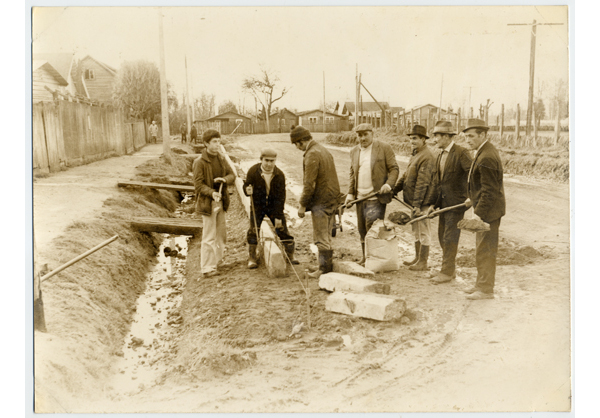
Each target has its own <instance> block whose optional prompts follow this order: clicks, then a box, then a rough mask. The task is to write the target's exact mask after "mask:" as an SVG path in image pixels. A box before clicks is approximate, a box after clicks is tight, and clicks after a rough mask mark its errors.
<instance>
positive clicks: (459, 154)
mask: <svg viewBox="0 0 600 418" xmlns="http://www.w3.org/2000/svg"><path fill="white" fill-rule="evenodd" d="M441 160H442V153H441V152H440V154H439V155H438V157H437V160H436V163H435V177H436V179H437V184H438V186H439V188H438V193H439V194H438V196H437V200H436V202H435V207H436V208H447V207H448V206H454V205H458V204H461V203H463V202H464V201H465V200H466V199H467V178H468V177H469V170H470V169H471V163H472V160H471V157H470V156H469V151H467V150H466V149H464V148H463V147H461V146H460V145H458V144H456V143H455V144H454V145H452V148H450V152H449V153H448V157H447V158H446V165H445V166H444V173H443V175H440V174H441V173H440V162H441ZM455 210H459V211H465V210H466V209H455Z"/></svg>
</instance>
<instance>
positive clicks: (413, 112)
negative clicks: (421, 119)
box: [410, 108, 415, 129]
mask: <svg viewBox="0 0 600 418" xmlns="http://www.w3.org/2000/svg"><path fill="white" fill-rule="evenodd" d="M413 126H415V109H414V108H413V109H410V127H411V129H412V127H413Z"/></svg>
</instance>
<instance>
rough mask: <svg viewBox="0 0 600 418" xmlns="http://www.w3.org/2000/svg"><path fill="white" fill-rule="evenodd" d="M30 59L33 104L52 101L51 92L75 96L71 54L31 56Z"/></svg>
mask: <svg viewBox="0 0 600 418" xmlns="http://www.w3.org/2000/svg"><path fill="white" fill-rule="evenodd" d="M32 58H33V61H32V83H31V84H32V99H33V102H40V101H50V100H53V95H52V92H59V93H62V94H72V95H74V94H75V87H74V85H73V81H72V78H71V67H72V65H73V54H33V57H32Z"/></svg>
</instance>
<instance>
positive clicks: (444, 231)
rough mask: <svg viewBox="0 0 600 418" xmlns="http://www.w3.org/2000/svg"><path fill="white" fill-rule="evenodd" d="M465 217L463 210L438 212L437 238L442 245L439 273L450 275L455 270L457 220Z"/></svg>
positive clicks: (457, 237)
mask: <svg viewBox="0 0 600 418" xmlns="http://www.w3.org/2000/svg"><path fill="white" fill-rule="evenodd" d="M464 217H465V212H464V211H462V210H461V211H455V210H451V211H449V212H445V213H442V214H440V217H439V224H438V239H439V241H440V247H442V254H443V255H442V269H441V273H443V274H446V275H448V276H452V275H453V274H454V271H455V270H456V254H457V253H458V241H459V239H460V229H458V226H457V224H458V222H459V221H460V220H462V219H463V218H464Z"/></svg>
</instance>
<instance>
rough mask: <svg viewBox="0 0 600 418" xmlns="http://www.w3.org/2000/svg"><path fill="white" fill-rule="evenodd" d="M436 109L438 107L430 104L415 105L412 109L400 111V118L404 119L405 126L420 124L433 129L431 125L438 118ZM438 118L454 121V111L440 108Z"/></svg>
mask: <svg viewBox="0 0 600 418" xmlns="http://www.w3.org/2000/svg"><path fill="white" fill-rule="evenodd" d="M438 110H439V107H438V106H434V105H432V104H425V105H421V106H415V107H413V108H412V109H407V110H405V111H403V112H400V119H401V120H405V121H406V126H412V125H413V124H416V125H422V126H425V127H426V128H427V129H428V130H429V129H433V125H435V122H436V121H437V120H438ZM413 118H414V120H413ZM439 119H440V120H450V121H455V120H456V113H454V112H449V111H448V110H446V109H443V108H442V109H441V110H440V117H439Z"/></svg>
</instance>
